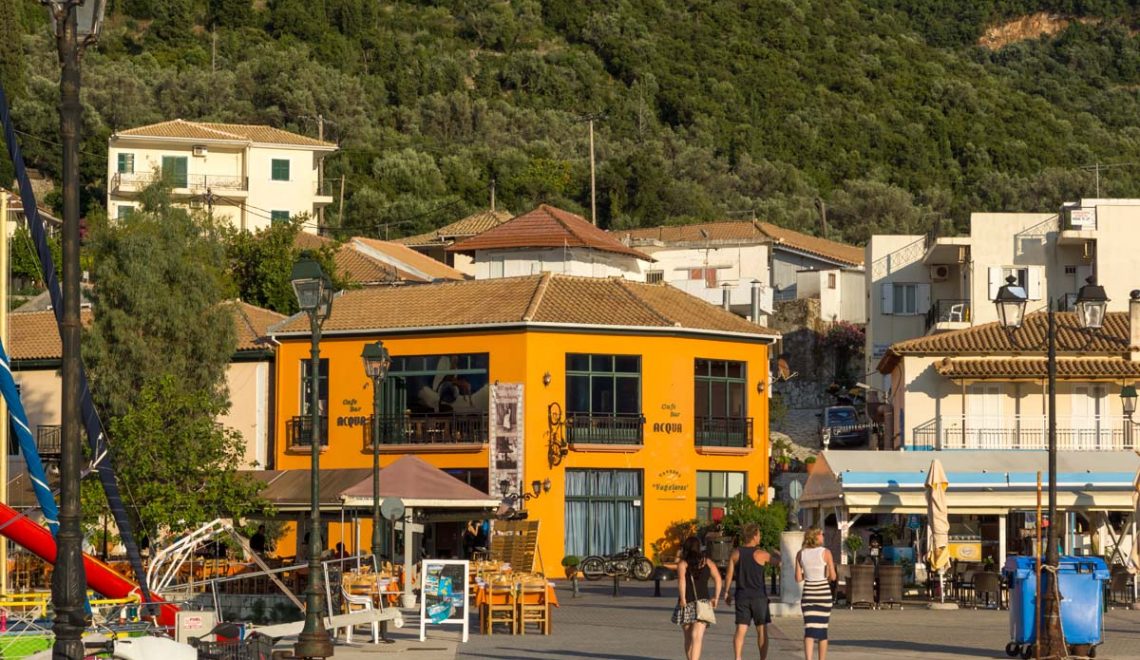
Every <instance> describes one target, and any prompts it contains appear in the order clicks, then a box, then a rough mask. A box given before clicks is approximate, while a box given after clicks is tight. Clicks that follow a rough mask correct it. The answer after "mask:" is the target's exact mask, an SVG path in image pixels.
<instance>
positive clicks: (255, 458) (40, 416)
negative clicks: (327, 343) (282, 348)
mask: <svg viewBox="0 0 1140 660" xmlns="http://www.w3.org/2000/svg"><path fill="white" fill-rule="evenodd" d="M82 314H83V317H82V318H83V323H84V324H88V323H90V322H91V319H92V312H91V310H90V309H84V310H83V311H82ZM233 319H234V328H235V330H236V332H237V340H238V345H237V351H236V352H235V353H234V356H233V359H232V360H231V361H230V366H229V369H227V371H226V385H227V387H228V388H229V395H230V410H229V412H228V413H227V414H225V415H223V416H222V417H221V418H220V419H219V420H218V421H219V422H221V423H222V424H223V425H225V426H226V427H227V428H229V429H232V430H234V431H237V432H239V433H241V435H242V438H243V439H244V441H245V457H244V460H243V461H242V466H241V467H243V468H266V467H271V466H269V465H268V462H269V460H270V459H271V458H272V456H273V450H272V447H271V443H272V433H273V423H272V420H273V410H272V394H273V382H272V378H273V373H274V370H273V360H274V355H275V350H274V345H273V343H272V342H271V341H269V340H267V339H266V331H267V329H268V328H269V326H270V325H273V324H276V323H280V322H281V321H282V320H284V319H285V317H284V316H283V315H281V314H278V313H276V312H273V311H270V310H268V309H262V308H260V307H255V306H253V305H249V304H247V303H241V302H238V303H235V304H234V305H233ZM8 322H9V332H10V342H9V350H10V357H11V360H12V373H13V376H14V377H15V379H16V383H17V385H18V387H19V388H20V398H21V400H22V401H23V403H24V409H25V411H26V412H27V415H28V423H29V425H30V426H31V429H32V433H33V435H35V437H36V444H37V446H38V448H39V451H40V454H41V456H42V457H43V458H44V460H45V461H52V460H58V459H59V446H60V391H61V387H62V385H61V382H60V371H59V367H60V356H61V354H62V349H61V345H60V340H59V328H58V326H57V324H56V320H55V314H54V312H52V311H50V310H48V311H40V312H14V313H12V314H11V315H10V316H9V317H8ZM113 441H114V439H113V438H112V442H113ZM12 449H13V448H10V449H9V456H8V458H9V461H10V467H11V471H12V473H13V474H15V473H18V472H22V471H23V469H24V460H23V457H22V456H20V455H19V453H18V450H17V451H13V450H12Z"/></svg>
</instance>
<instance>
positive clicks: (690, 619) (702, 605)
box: [673, 536, 721, 660]
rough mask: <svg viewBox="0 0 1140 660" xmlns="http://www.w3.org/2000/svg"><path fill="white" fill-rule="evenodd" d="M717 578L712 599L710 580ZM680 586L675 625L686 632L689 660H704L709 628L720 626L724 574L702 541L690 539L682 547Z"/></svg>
mask: <svg viewBox="0 0 1140 660" xmlns="http://www.w3.org/2000/svg"><path fill="white" fill-rule="evenodd" d="M710 577H711V578H712V579H713V585H714V587H713V595H712V598H709V578H710ZM677 584H678V585H679V587H678V590H679V592H680V596H679V598H678V600H677V607H676V608H675V609H674V610H673V623H676V624H680V626H681V628H682V630H684V632H685V658H686V660H700V657H701V642H702V640H703V639H704V636H705V628H706V627H708V626H709V625H712V624H714V623H716V614H715V612H714V610H715V609H716V604H717V601H718V600H719V599H720V587H721V580H720V571H718V570H717V568H716V564H714V563H712V562H710V561H709V560H708V558H707V557H706V556H705V554H704V552H703V551H702V550H701V540H700V539H698V538H697V537H695V536H690V537H689V538H687V539H685V542H684V543H683V544H681V560H680V561H678V562H677Z"/></svg>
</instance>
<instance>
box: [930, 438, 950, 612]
mask: <svg viewBox="0 0 1140 660" xmlns="http://www.w3.org/2000/svg"><path fill="white" fill-rule="evenodd" d="M949 485H950V482H949V481H948V480H947V479H946V471H945V470H943V469H942V463H941V462H939V461H938V459H935V460H933V461H931V462H930V469H929V470H928V471H927V474H926V519H927V524H928V525H929V527H928V529H929V537H930V543H929V544H928V545H929V549H928V550H927V555H926V561H927V565H929V566H930V568H931V570H935V571H938V586H939V592H940V593H941V596H942V600H943V601H945V600H946V591H945V589H944V588H943V585H942V577H943V574H944V572H945V570H946V566H947V565H948V564H949V563H950V514H949V512H948V510H947V505H946V488H947V487H949Z"/></svg>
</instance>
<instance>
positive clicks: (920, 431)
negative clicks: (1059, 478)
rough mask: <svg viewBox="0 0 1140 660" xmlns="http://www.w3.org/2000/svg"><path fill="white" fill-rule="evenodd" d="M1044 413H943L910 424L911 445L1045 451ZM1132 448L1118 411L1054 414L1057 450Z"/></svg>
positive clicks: (1131, 438)
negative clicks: (987, 414) (990, 414)
mask: <svg viewBox="0 0 1140 660" xmlns="http://www.w3.org/2000/svg"><path fill="white" fill-rule="evenodd" d="M1048 424H1049V422H1048V418H1047V417H1046V416H1045V415H1008V416H1003V417H983V416H970V415H962V416H959V415H945V416H943V417H941V418H938V419H932V420H930V421H928V422H926V423H925V424H922V425H920V426H918V427H916V428H915V430H914V434H913V435H914V439H913V441H912V442H908V443H907V445H909V447H910V448H913V449H1039V450H1043V449H1048V448H1049V426H1048ZM1135 446H1136V441H1135V439H1134V436H1133V431H1132V428H1131V427H1130V423H1129V422H1128V420H1127V419H1126V418H1124V417H1123V416H1121V415H1093V416H1076V415H1061V416H1058V418H1057V449H1058V450H1060V451H1121V450H1130V449H1133V448H1134V447H1135Z"/></svg>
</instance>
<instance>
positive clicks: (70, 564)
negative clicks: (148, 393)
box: [44, 0, 104, 660]
mask: <svg viewBox="0 0 1140 660" xmlns="http://www.w3.org/2000/svg"><path fill="white" fill-rule="evenodd" d="M44 4H46V5H47V6H48V9H49V11H50V12H51V18H52V23H53V25H54V26H55V35H56V47H57V49H58V55H59V65H60V78H59V94H60V103H59V134H60V141H61V142H62V143H63V259H62V261H63V273H62V275H63V277H62V279H63V287H62V288H63V310H62V320H61V323H60V340H61V342H62V346H63V354H62V360H61V362H62V364H61V369H60V371H61V372H62V374H61V376H62V381H63V383H62V385H63V386H62V396H61V405H60V417H61V420H60V421H61V426H62V429H61V433H62V436H63V437H62V443H61V448H60V495H59V499H60V509H59V533H58V535H57V536H56V565H55V572H54V573H53V574H52V581H51V592H52V606H53V608H54V610H55V622H54V623H53V624H52V631H53V632H54V633H55V644H54V646H53V650H52V653H53V656H54V657H56V658H66V659H67V660H80V659H81V658H83V656H84V650H83V640H82V635H83V628H84V614H85V613H84V609H83V602H84V597H85V595H86V594H85V592H86V588H85V587H84V579H83V532H82V529H81V528H80V517H81V513H82V511H81V508H80V501H79V489H80V480H81V474H80V472H81V469H82V462H83V444H82V443H83V440H82V436H81V435H80V431H81V424H82V422H81V419H80V404H79V399H80V396H81V389H80V380H79V379H80V372H81V371H82V365H81V362H80V355H79V337H80V326H79V280H80V268H79V125H80V107H79V84H80V76H79V56H80V54H81V52H82V50H83V47H84V46H86V45H87V44H88V43H91V42H93V41H94V40H95V38H96V36H97V35H98V33H99V28H100V26H101V25H102V22H103V9H104V7H103V0H44Z"/></svg>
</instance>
